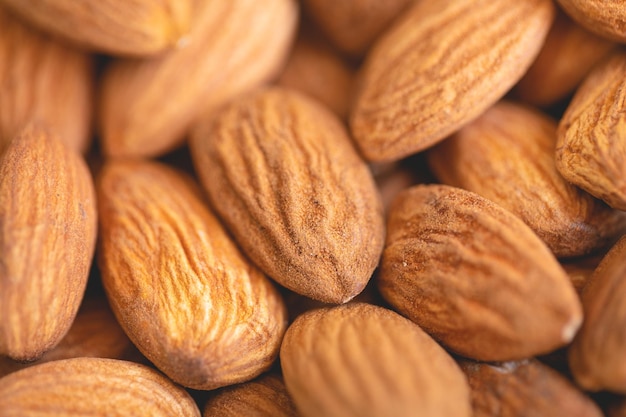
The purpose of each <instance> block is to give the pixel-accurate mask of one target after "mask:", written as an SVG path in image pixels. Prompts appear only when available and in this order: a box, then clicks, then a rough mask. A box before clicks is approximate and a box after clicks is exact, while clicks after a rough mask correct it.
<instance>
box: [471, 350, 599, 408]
mask: <svg viewBox="0 0 626 417" xmlns="http://www.w3.org/2000/svg"><path fill="white" fill-rule="evenodd" d="M460 365H461V369H462V370H463V372H465V375H467V379H468V381H469V384H470V387H471V390H472V408H473V410H474V414H473V416H474V417H493V416H499V417H518V416H525V417H533V416H536V417H544V416H545V417H547V416H569V417H602V416H603V414H602V412H601V411H600V409H599V408H598V406H597V405H596V404H595V403H594V402H593V401H592V400H591V398H589V397H588V396H587V395H585V394H584V393H583V392H582V391H580V390H579V389H578V388H576V387H575V386H574V385H573V384H572V383H571V382H570V381H569V380H567V379H566V378H565V377H564V376H562V375H561V374H559V373H558V372H556V371H555V370H553V369H552V368H550V367H548V366H547V365H544V364H542V363H541V362H539V361H538V360H536V359H531V360H527V361H522V362H504V363H501V364H487V363H479V362H472V361H465V360H464V361H461V362H460Z"/></svg>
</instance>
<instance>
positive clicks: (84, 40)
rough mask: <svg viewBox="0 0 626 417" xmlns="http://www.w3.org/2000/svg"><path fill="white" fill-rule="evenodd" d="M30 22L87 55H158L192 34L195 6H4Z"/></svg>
mask: <svg viewBox="0 0 626 417" xmlns="http://www.w3.org/2000/svg"><path fill="white" fill-rule="evenodd" d="M0 3H2V4H5V5H6V6H7V7H8V8H10V9H12V10H14V11H15V12H16V13H17V14H19V15H20V16H21V17H23V18H24V19H25V20H27V21H28V22H30V23H32V24H33V25H35V26H37V27H39V28H41V29H42V30H44V31H46V32H50V33H52V34H54V35H58V36H60V37H62V38H64V39H67V40H70V41H71V42H74V43H75V44H77V45H80V46H82V47H84V48H86V49H89V50H94V51H98V52H105V53H108V54H113V55H118V54H124V55H128V54H131V55H152V54H155V53H158V52H161V51H163V50H165V49H168V48H171V47H173V46H175V45H176V43H177V42H178V41H179V39H180V38H181V37H183V36H184V35H186V34H187V31H188V30H189V26H190V22H191V14H192V3H193V1H192V0H159V1H152V0H81V1H73V0H1V1H0Z"/></svg>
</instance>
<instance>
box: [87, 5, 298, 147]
mask: <svg viewBox="0 0 626 417" xmlns="http://www.w3.org/2000/svg"><path fill="white" fill-rule="evenodd" d="M196 4H197V8H196V9H195V10H194V21H193V23H192V28H191V33H190V34H189V37H188V41H187V44H186V45H185V47H184V48H179V49H177V50H175V51H171V52H168V53H166V54H163V55H161V56H159V57H157V58H152V59H146V60H130V59H128V60H118V61H117V62H114V63H113V64H112V65H110V66H109V67H108V68H107V69H106V71H105V74H104V78H103V80H102V85H101V87H102V90H101V98H100V113H99V124H100V131H101V135H102V149H103V152H104V153H105V154H107V155H109V156H116V157H121V156H156V155H161V154H164V153H166V152H168V151H170V150H172V149H174V148H176V147H178V146H180V145H182V144H183V142H184V140H185V135H186V134H187V133H188V129H189V127H190V125H191V124H192V122H193V121H194V120H195V119H196V118H197V117H198V116H199V115H200V114H202V113H203V112H210V111H211V110H212V109H214V108H216V107H218V106H220V105H222V104H224V103H225V102H227V101H228V100H230V99H232V98H233V97H235V96H236V95H239V94H242V93H243V92H245V91H247V90H250V89H252V88H254V87H256V86H258V85H260V84H263V83H265V82H266V81H268V80H269V79H271V78H272V77H273V76H275V75H277V74H278V72H279V70H280V69H281V67H282V65H283V63H284V60H285V58H286V56H287V52H288V48H289V47H290V46H291V41H292V38H293V37H294V34H295V28H296V23H297V16H298V13H297V12H298V9H297V4H296V2H295V1H294V0H263V1H256V0H229V1H220V0H218V1H199V2H196Z"/></svg>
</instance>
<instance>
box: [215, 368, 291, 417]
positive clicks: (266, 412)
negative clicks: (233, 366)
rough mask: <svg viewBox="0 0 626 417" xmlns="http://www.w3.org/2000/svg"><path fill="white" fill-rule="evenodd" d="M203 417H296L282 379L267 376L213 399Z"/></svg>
mask: <svg viewBox="0 0 626 417" xmlns="http://www.w3.org/2000/svg"><path fill="white" fill-rule="evenodd" d="M203 416H204V417H244V416H246V417H297V416H298V412H297V411H296V407H295V406H294V404H293V402H292V401H291V398H290V397H289V394H288V393H287V388H285V383H284V382H283V379H282V378H281V377H280V376H278V375H265V376H263V377H260V378H258V379H256V380H254V381H250V382H246V383H244V384H240V385H234V386H231V387H227V388H224V389H222V390H221V391H220V392H219V393H218V394H217V395H215V396H214V397H212V398H210V399H209V401H208V402H207V403H206V406H205V408H204V413H203Z"/></svg>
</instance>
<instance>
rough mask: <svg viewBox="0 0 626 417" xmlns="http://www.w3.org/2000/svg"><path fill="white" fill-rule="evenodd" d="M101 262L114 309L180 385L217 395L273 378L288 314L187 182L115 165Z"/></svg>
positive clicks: (150, 168)
mask: <svg viewBox="0 0 626 417" xmlns="http://www.w3.org/2000/svg"><path fill="white" fill-rule="evenodd" d="M98 204H99V208H100V214H101V215H100V244H101V252H100V256H99V264H100V269H101V271H102V281H103V284H104V287H105V290H106V292H107V295H108V298H109V302H110V304H111V308H112V310H113V312H114V313H115V315H116V317H117V318H118V320H119V322H120V324H121V325H122V328H123V329H124V330H125V331H126V333H127V334H128V336H129V337H130V339H131V340H132V341H133V343H135V345H136V346H137V347H138V348H139V350H140V351H141V352H142V353H143V354H144V355H145V356H146V357H147V358H148V359H150V361H152V362H153V363H154V364H155V365H156V366H157V367H158V368H159V369H160V370H161V371H163V372H164V373H165V374H166V375H168V376H169V377H170V378H172V379H173V380H174V381H176V382H177V383H179V384H181V385H184V386H187V387H191V388H195V389H213V388H218V387H221V386H225V385H230V384H234V383H238V382H243V381H247V380H250V379H252V378H254V377H255V376H257V375H259V374H260V373H261V372H263V371H265V370H267V369H268V368H269V367H270V365H271V364H272V362H273V361H274V359H275V358H276V357H277V356H278V349H279V346H280V341H281V339H282V336H283V333H284V331H285V328H286V311H285V306H284V304H283V301H282V298H281V297H280V295H279V294H278V292H277V291H276V289H275V288H274V287H273V284H272V283H271V282H270V281H269V280H268V279H267V278H266V277H265V276H263V274H262V273H261V272H260V271H259V270H258V269H256V268H255V267H254V266H253V265H252V264H250V262H249V261H248V260H247V259H246V258H244V257H243V256H242V255H241V253H240V252H239V250H238V249H237V247H236V246H235V244H234V243H233V242H232V241H231V240H230V237H229V236H228V235H227V233H226V231H225V230H224V229H223V228H222V226H221V225H220V224H219V222H218V221H217V219H216V218H215V217H214V216H213V214H212V213H211V212H210V211H209V209H208V208H207V207H206V206H205V204H204V202H203V201H202V197H201V195H200V192H199V189H198V188H197V187H195V185H194V184H193V183H192V182H191V181H190V180H189V178H188V177H185V176H183V175H182V174H180V173H178V172H177V171H174V170H173V169H171V168H168V167H167V166H165V165H161V164H158V163H154V162H148V161H144V162H140V161H135V162H133V161H119V162H109V163H108V164H106V165H105V166H104V168H103V170H102V171H101V174H100V176H99V180H98Z"/></svg>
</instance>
